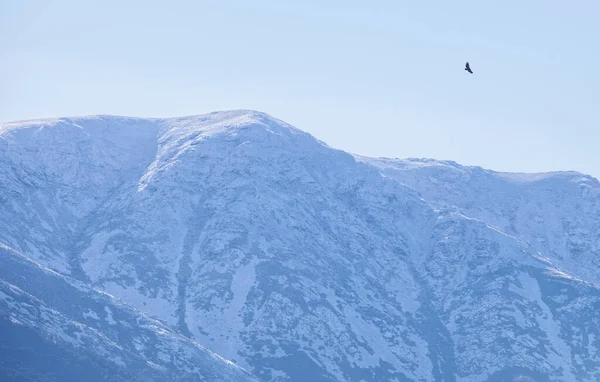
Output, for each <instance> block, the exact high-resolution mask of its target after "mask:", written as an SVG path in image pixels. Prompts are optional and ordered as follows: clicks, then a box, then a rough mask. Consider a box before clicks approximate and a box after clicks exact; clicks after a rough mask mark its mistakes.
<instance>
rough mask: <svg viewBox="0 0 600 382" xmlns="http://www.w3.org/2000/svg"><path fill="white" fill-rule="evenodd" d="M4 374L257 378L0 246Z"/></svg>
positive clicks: (25, 377)
mask: <svg viewBox="0 0 600 382" xmlns="http://www.w3.org/2000/svg"><path fill="white" fill-rule="evenodd" d="M0 338H1V340H0V377H2V378H1V379H2V381H164V380H169V381H236V382H237V381H256V379H255V378H254V377H252V376H251V375H250V374H249V373H248V372H246V371H244V370H242V369H240V368H239V367H237V366H235V365H233V364H232V363H231V362H229V361H227V360H225V359H223V358H221V357H219V356H218V355H216V354H214V353H212V352H210V351H208V350H207V349H205V348H203V347H202V346H200V345H198V344H196V343H194V342H192V341H190V340H189V339H187V338H185V337H183V336H181V335H179V334H177V333H176V332H174V331H173V330H171V329H169V328H168V327H167V326H166V325H165V324H164V323H162V322H160V321H158V320H156V319H153V318H150V317H147V315H145V314H143V313H142V312H139V311H137V310H135V309H132V308H130V307H128V306H126V305H124V304H123V303H121V302H120V301H118V300H116V299H115V298H114V297H112V296H110V295H107V294H104V293H101V292H98V291H95V290H92V289H90V288H88V287H87V286H85V285H83V284H82V283H80V282H78V281H76V280H72V279H70V278H69V277H65V276H62V275H60V274H58V273H55V272H53V271H51V270H49V269H47V268H44V267H43V266H41V265H39V264H36V263H35V262H33V261H31V260H30V259H28V258H26V257H25V256H23V255H21V254H19V253H17V252H15V251H14V250H11V249H10V248H8V247H2V246H0Z"/></svg>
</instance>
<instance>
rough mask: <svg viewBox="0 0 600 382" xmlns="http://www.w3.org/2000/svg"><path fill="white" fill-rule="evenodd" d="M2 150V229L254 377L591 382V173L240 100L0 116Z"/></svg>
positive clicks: (15, 243) (594, 270)
mask: <svg viewBox="0 0 600 382" xmlns="http://www.w3.org/2000/svg"><path fill="white" fill-rule="evenodd" d="M0 163H2V165H1V166H0V204H1V206H2V208H3V211H4V212H3V213H2V214H0V242H2V243H5V244H7V245H9V246H11V247H13V248H15V249H17V250H19V251H21V252H23V253H25V254H27V255H28V256H31V257H32V258H33V259H34V260H35V261H37V262H39V263H41V264H43V265H44V266H46V267H48V268H53V269H55V270H57V271H58V272H60V273H63V274H67V275H70V277H72V278H76V279H78V280H79V281H80V282H81V283H82V284H84V285H90V286H93V287H94V288H97V289H101V290H104V291H106V292H107V293H110V294H112V295H115V296H117V297H119V298H121V299H122V300H124V301H125V302H127V303H129V304H131V305H133V306H135V307H136V308H137V309H139V310H142V311H144V312H148V313H149V314H152V315H155V316H157V317H160V318H161V319H162V320H164V321H165V323H166V324H167V325H169V326H171V327H173V328H176V329H177V330H178V331H179V332H180V333H183V334H185V335H187V336H189V337H190V338H193V339H194V340H195V341H197V342H199V343H201V344H202V345H204V346H206V347H207V348H209V349H211V351H214V352H216V353H218V354H220V355H222V356H224V357H226V358H227V359H231V360H232V361H233V362H235V363H236V364H239V365H240V366H242V367H244V368H246V369H248V370H249V371H251V372H252V373H253V374H255V375H257V376H258V377H259V378H260V379H261V380H265V381H308V380H310V381H357V382H358V381H382V380H385V381H432V380H434V381H500V380H518V379H516V378H520V377H522V378H525V377H529V378H531V380H537V381H565V380H577V381H596V380H598V378H600V354H599V351H600V329H599V328H600V325H598V324H600V323H599V322H598V318H597V316H596V315H594V314H593V312H594V309H596V308H597V307H598V304H600V292H599V288H598V286H597V284H598V282H597V281H598V277H599V276H598V274H599V273H600V267H599V266H598V263H597V262H596V260H597V247H596V246H597V245H598V244H597V243H598V241H597V240H598V239H599V238H600V236H597V234H598V231H597V228H598V226H599V225H598V224H597V222H598V221H597V219H598V215H597V214H596V211H598V209H597V208H598V203H599V199H600V198H598V189H599V188H598V184H597V182H595V180H593V179H592V178H589V177H584V176H582V175H581V176H580V175H569V176H572V177H573V178H572V180H565V179H564V175H563V174H550V175H547V176H545V177H544V179H547V181H546V182H547V183H544V181H542V180H540V181H541V182H542V183H536V182H537V181H536V182H533V181H532V180H528V181H527V182H529V183H528V184H533V183H535V184H536V185H537V186H536V187H537V188H535V187H534V188H531V189H530V188H528V187H529V186H527V187H525V188H523V186H522V185H523V184H525V183H527V182H524V181H523V180H518V179H517V178H516V177H515V176H513V175H507V174H495V173H490V172H484V171H483V170H472V169H466V168H462V167H460V166H458V165H450V164H445V165H444V166H446V165H447V166H448V167H452V168H449V169H446V168H436V167H435V166H429V165H427V162H425V161H420V162H419V161H404V162H403V161H392V160H389V161H388V160H383V159H378V160H377V159H369V158H360V157H354V156H352V155H350V154H347V153H344V152H342V151H339V150H334V149H332V148H330V147H328V146H327V145H325V144H324V143H322V142H319V141H318V140H316V139H314V138H313V137H311V136H310V135H308V134H306V133H304V132H302V131H300V130H298V129H296V128H294V127H292V126H290V125H288V124H286V123H284V122H282V121H280V120H277V119H275V118H272V117H270V116H268V115H266V114H263V113H258V112H252V111H230V112H217V113H211V114H208V115H202V116H193V117H185V118H173V119H133V118H124V117H106V116H99V117H81V118H70V119H69V118H65V119H57V120H46V121H33V122H21V123H12V124H0ZM432 163H433V162H432ZM435 163H438V164H439V163H441V162H435ZM436 166H437V164H436ZM419 171H421V172H419ZM428 171H430V172H428ZM525 178H527V177H525ZM569 179H571V178H569ZM574 179H580V180H574ZM531 182H533V183H531ZM594 182H595V183H594ZM524 189H526V190H528V191H527V193H524V191H523V190H524ZM559 207H560V208H559ZM515 211H518V212H515ZM592 215H593V216H592ZM535 216H539V217H540V219H542V220H540V219H538V220H537V223H536V224H537V225H534V224H533V223H532V221H534V222H535V221H536V220H535V219H536V218H535ZM545 226H547V228H546V229H545V228H544V227H545ZM561 238H563V239H561ZM536 240H537V241H536ZM544 240H545V241H544ZM575 244H577V245H576V246H575ZM573 248H576V249H577V250H575V251H573V250H572V249H573ZM16 274H18V272H17V273H16Z"/></svg>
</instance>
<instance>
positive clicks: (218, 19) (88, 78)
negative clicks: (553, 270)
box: [0, 0, 600, 177]
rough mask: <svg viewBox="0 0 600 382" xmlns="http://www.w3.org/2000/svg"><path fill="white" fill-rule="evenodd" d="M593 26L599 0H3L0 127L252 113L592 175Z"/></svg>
mask: <svg viewBox="0 0 600 382" xmlns="http://www.w3.org/2000/svg"><path fill="white" fill-rule="evenodd" d="M599 16H600V2H597V1H591V0H590V1H573V2H570V3H569V2H567V1H564V0H560V1H558V0H556V1H555V0H545V1H541V0H527V1H524V0H497V1H494V0H486V1H484V0H472V1H466V0H453V1H433V2H425V1H414V0H413V1H402V0H387V1H377V0H373V1H353V0H346V1H338V0H329V1H328V0H303V1H284V0H277V1H276V0H254V1H236V0H230V1H227V0H218V1H217V0H215V1H192V0H190V1H147V0H145V1H142V0H129V1H116V0H103V1H91V0H90V1H81V0H71V1H68V0H55V1H46V0H39V1H30V0H0V121H10V120H22V119H31V118H39V117H54V116H74V115H87V114H117V115H131V116H151V117H161V116H182V115H191V114H201V113H205V112H210V111H214V110H223V109H239V108H243V109H256V110H260V111H264V112H267V113H269V114H271V115H273V116H275V117H278V118H281V119H283V120H285V121H287V122H289V123H291V124H293V125H295V126H297V127H298V128H300V129H302V130H305V131H307V132H309V133H311V134H313V135H315V136H316V137H317V138H319V139H321V140H324V141H325V142H327V143H328V144H329V145H331V146H333V147H335V148H339V149H343V150H346V151H350V152H354V153H357V154H363V155H369V156H388V157H432V158H437V159H450V160H455V161H458V162H460V163H463V164H468V165H480V166H483V167H486V168H491V169H494V170H504V171H527V172H531V171H548V170H570V169H572V170H577V171H582V172H585V173H588V174H592V175H594V176H596V177H600V150H599V149H598V146H599V142H600V74H599V73H600V42H599V41H600V26H599V25H600V23H598V17H599ZM467 60H468V61H470V62H471V65H472V68H473V70H474V72H475V74H474V75H469V74H468V73H466V72H465V71H464V70H463V67H464V63H465V61H467Z"/></svg>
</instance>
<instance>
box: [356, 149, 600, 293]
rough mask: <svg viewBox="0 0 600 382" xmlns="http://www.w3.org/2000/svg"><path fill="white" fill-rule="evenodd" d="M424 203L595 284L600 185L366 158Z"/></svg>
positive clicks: (599, 260) (587, 179)
mask: <svg viewBox="0 0 600 382" xmlns="http://www.w3.org/2000/svg"><path fill="white" fill-rule="evenodd" d="M357 159H358V160H359V161H362V162H365V163H369V164H371V165H373V166H375V167H377V168H378V169H379V170H380V171H381V173H382V174H383V175H385V176H387V177H389V178H391V179H395V180H397V181H398V182H400V183H402V184H404V185H408V186H410V187H411V188H413V189H414V190H416V191H418V192H419V194H420V195H421V196H422V197H423V198H425V199H426V200H427V201H428V202H430V203H432V204H434V205H436V206H438V207H445V208H453V209H456V210H457V211H460V212H461V213H463V214H465V215H467V216H469V217H471V218H474V219H479V220H481V221H484V222H485V223H487V224H489V225H490V226H493V227H496V228H498V229H499V230H502V231H503V232H505V233H507V234H509V235H512V236H516V237H518V238H519V239H520V240H522V241H524V242H525V243H527V244H528V245H530V246H531V247H532V248H533V249H534V250H535V251H537V252H539V253H540V254H542V255H543V256H544V257H546V258H547V259H548V260H549V261H551V262H552V263H553V264H554V265H555V266H558V267H560V268H562V269H564V270H565V271H567V272H569V273H570V274H572V275H575V276H577V277H580V278H582V279H585V280H587V281H591V282H594V283H596V284H598V285H600V183H599V182H598V180H597V179H595V178H593V177H591V176H588V175H584V174H580V173H577V172H555V173H542V174H511V173H498V172H494V171H487V170H484V169H481V168H478V167H466V166H460V165H458V164H456V163H453V162H441V161H434V160H418V159H412V160H394V159H371V158H361V157H358V156H357Z"/></svg>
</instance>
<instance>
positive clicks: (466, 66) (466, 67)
mask: <svg viewBox="0 0 600 382" xmlns="http://www.w3.org/2000/svg"><path fill="white" fill-rule="evenodd" d="M465 70H466V71H467V72H469V73H471V74H473V71H472V70H471V67H470V66H469V63H468V62H467V65H465Z"/></svg>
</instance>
